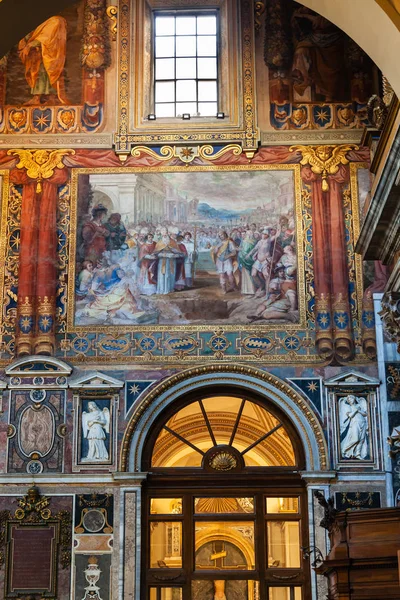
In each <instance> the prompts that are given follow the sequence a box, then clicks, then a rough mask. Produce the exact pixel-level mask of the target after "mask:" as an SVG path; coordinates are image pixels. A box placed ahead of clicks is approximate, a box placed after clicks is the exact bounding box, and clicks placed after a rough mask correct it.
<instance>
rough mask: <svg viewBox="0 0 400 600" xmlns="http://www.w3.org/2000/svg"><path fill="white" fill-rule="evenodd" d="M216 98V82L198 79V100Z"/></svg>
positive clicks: (213, 100)
mask: <svg viewBox="0 0 400 600" xmlns="http://www.w3.org/2000/svg"><path fill="white" fill-rule="evenodd" d="M216 100H217V82H216V81H199V101H203V102H207V101H208V102H215V101H216Z"/></svg>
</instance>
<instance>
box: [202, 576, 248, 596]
mask: <svg viewBox="0 0 400 600" xmlns="http://www.w3.org/2000/svg"><path fill="white" fill-rule="evenodd" d="M192 598H195V599H196V600H212V599H213V598H215V599H218V600H220V599H221V600H230V599H231V598H232V599H234V600H254V599H255V598H259V585H258V581H241V580H237V581H236V580H229V579H228V580H223V579H215V580H214V581H212V580H211V581H210V580H197V581H196V580H195V581H192Z"/></svg>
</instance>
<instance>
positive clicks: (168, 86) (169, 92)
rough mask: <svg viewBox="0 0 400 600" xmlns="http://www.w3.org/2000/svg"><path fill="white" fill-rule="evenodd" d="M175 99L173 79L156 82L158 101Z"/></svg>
mask: <svg viewBox="0 0 400 600" xmlns="http://www.w3.org/2000/svg"><path fill="white" fill-rule="evenodd" d="M174 100H175V83H174V82H173V81H168V82H167V81H165V82H164V81H163V82H159V81H157V82H156V102H173V101H174Z"/></svg>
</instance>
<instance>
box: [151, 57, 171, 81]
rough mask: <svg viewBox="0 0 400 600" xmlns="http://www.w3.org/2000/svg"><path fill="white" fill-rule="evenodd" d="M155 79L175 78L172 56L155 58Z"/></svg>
mask: <svg viewBox="0 0 400 600" xmlns="http://www.w3.org/2000/svg"><path fill="white" fill-rule="evenodd" d="M156 79H175V60H174V59H173V58H157V59H156Z"/></svg>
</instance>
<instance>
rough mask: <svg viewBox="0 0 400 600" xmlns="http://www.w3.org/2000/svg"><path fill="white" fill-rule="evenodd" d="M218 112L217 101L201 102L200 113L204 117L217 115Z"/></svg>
mask: <svg viewBox="0 0 400 600" xmlns="http://www.w3.org/2000/svg"><path fill="white" fill-rule="evenodd" d="M217 112H218V104H217V103H216V102H199V115H201V116H202V117H215V115H216V114H217Z"/></svg>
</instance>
